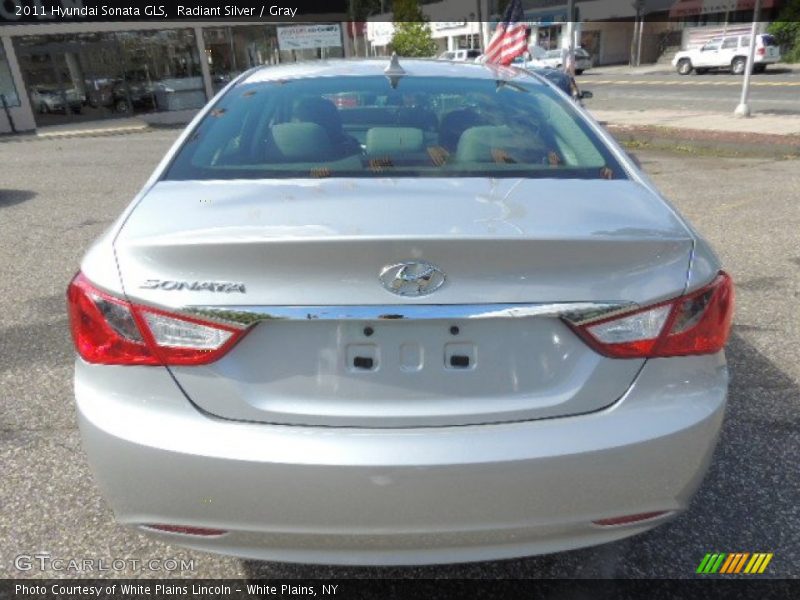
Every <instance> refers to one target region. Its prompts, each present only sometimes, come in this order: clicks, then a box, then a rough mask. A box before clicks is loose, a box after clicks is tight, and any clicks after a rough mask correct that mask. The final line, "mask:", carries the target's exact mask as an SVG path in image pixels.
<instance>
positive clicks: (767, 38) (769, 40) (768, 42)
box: [748, 34, 778, 46]
mask: <svg viewBox="0 0 800 600" xmlns="http://www.w3.org/2000/svg"><path fill="white" fill-rule="evenodd" d="M749 42H750V40H748V43H749ZM761 43H763V44H764V45H765V46H777V45H778V42H777V41H775V38H774V37H773V36H771V35H767V34H764V35H762V36H761Z"/></svg>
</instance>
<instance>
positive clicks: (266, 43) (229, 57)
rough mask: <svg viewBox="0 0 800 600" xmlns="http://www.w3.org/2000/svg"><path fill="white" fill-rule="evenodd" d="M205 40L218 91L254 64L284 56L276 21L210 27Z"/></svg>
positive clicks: (212, 75)
mask: <svg viewBox="0 0 800 600" xmlns="http://www.w3.org/2000/svg"><path fill="white" fill-rule="evenodd" d="M203 42H204V44H205V47H206V57H205V58H206V60H207V61H208V67H209V70H210V71H211V83H212V85H213V87H214V91H215V92H217V91H219V90H220V89H221V88H223V87H224V86H225V85H226V84H227V83H228V82H229V81H231V80H232V79H233V78H234V77H236V76H237V75H238V74H239V73H241V72H243V71H246V70H247V69H249V68H251V67H257V66H259V65H272V64H276V63H278V62H279V60H280V57H279V53H278V40H277V37H276V33H275V26H273V25H254V26H239V27H207V28H205V29H204V30H203Z"/></svg>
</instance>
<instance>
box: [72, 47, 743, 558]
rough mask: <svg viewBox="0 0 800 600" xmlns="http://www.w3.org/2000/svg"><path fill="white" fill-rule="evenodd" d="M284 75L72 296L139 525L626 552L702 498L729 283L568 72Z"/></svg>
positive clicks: (98, 261)
mask: <svg viewBox="0 0 800 600" xmlns="http://www.w3.org/2000/svg"><path fill="white" fill-rule="evenodd" d="M387 63H389V61H383V60H381V61H375V60H364V61H355V62H349V61H341V62H319V63H314V64H304V65H288V66H279V67H270V68H258V69H255V70H251V71H248V72H246V73H244V74H243V75H241V76H240V77H238V78H237V79H235V80H234V81H232V82H231V83H230V84H229V85H228V86H227V87H226V89H224V90H223V91H222V92H221V93H220V94H219V95H218V96H217V97H216V98H214V99H213V100H212V101H211V102H210V104H209V105H208V106H207V107H206V108H205V109H203V110H202V111H201V112H200V114H198V115H197V117H196V118H195V119H194V121H193V122H192V123H191V124H190V125H189V126H188V128H187V129H186V131H185V132H184V133H183V134H182V135H181V136H180V138H179V139H178V140H177V142H176V143H175V145H174V146H173V148H172V149H171V150H170V151H169V152H168V153H167V155H166V156H165V157H164V159H163V160H162V161H161V163H160V164H159V166H158V167H157V168H156V170H155V172H154V174H153V175H152V177H151V178H150V180H149V181H148V182H147V183H146V184H145V186H144V188H143V189H142V190H141V192H140V193H139V194H138V195H137V196H136V197H135V198H134V199H133V202H132V203H131V204H130V206H129V207H128V208H127V210H125V211H124V213H123V214H122V215H121V216H120V218H119V219H118V220H117V222H116V223H115V224H114V225H113V226H112V227H111V228H110V230H109V231H107V232H106V233H105V234H104V235H103V236H102V237H101V238H100V239H99V240H97V242H96V243H95V244H94V245H93V246H92V248H91V249H90V250H89V251H88V253H87V255H86V257H85V258H84V260H83V262H82V265H81V270H80V272H79V273H78V275H77V276H76V277H75V279H74V280H73V281H72V282H71V284H70V286H69V290H68V305H69V313H70V319H71V329H72V334H73V338H74V341H75V346H76V349H77V353H78V357H77V360H76V366H75V396H76V399H77V407H78V416H79V422H80V427H81V431H82V436H83V442H84V446H85V449H86V452H87V453H88V457H89V460H90V463H91V466H92V468H93V471H94V474H95V476H96V479H97V481H98V483H99V485H100V486H101V488H102V489H103V490H104V492H105V495H106V497H107V498H108V500H109V502H110V504H111V506H112V507H113V509H114V512H115V514H116V518H117V519H118V520H119V521H120V522H122V523H124V524H127V525H131V526H135V527H137V528H139V529H141V530H142V531H146V532H148V533H151V534H153V535H158V536H161V537H162V538H163V539H165V540H168V541H170V542H174V543H177V544H183V545H186V546H190V547H195V548H199V549H203V550H209V551H214V552H221V553H226V554H234V555H239V556H244V557H252V558H258V559H269V560H280V561H300V562H318V563H321V562H324V563H349V564H403V563H435V562H456V561H471V560H483V559H494V558H501V557H511V556H520V555H530V554H537V553H546V552H553V551H558V550H564V549H569V548H576V547H581V546H589V545H593V544H599V543H604V542H610V541H613V540H617V539H620V538H624V537H626V536H630V535H633V534H636V533H640V532H643V531H645V530H648V529H650V528H652V527H654V526H656V525H658V524H660V523H663V522H665V521H667V520H669V519H670V518H673V517H674V516H675V515H678V514H680V513H681V512H682V511H685V510H686V509H687V507H688V505H689V501H690V498H691V496H692V494H693V493H694V491H695V490H696V489H697V487H698V486H699V484H700V482H701V480H702V478H703V475H704V473H705V471H706V469H707V466H708V464H709V462H710V458H711V455H712V452H713V449H714V446H715V443H716V439H717V435H718V432H719V429H720V424H721V421H722V417H723V411H724V407H725V401H726V393H727V385H728V374H727V370H726V364H725V357H724V353H723V346H724V344H725V341H726V339H727V337H728V332H729V329H730V323H731V316H732V309H733V289H732V284H731V279H730V277H729V276H728V275H727V274H725V273H724V272H723V271H721V270H720V263H719V260H718V259H717V258H716V256H715V255H714V254H713V252H712V251H711V250H710V248H709V246H708V245H707V243H706V242H704V241H703V239H702V238H701V237H700V236H699V235H698V234H697V232H695V231H694V230H693V229H692V227H691V226H690V225H689V224H688V223H687V222H686V221H685V220H684V219H683V218H682V217H681V216H680V215H679V214H678V213H677V212H676V210H675V209H674V208H672V207H671V206H670V205H669V204H668V203H667V201H666V200H664V199H663V198H662V197H661V196H660V195H659V193H658V191H657V190H656V189H655V188H654V187H653V185H652V184H651V183H650V181H649V180H648V179H647V178H646V177H645V175H643V174H642V173H641V172H640V171H639V169H638V168H637V167H636V165H635V164H633V162H632V161H631V159H630V157H628V156H627V155H626V154H625V152H624V151H623V150H621V149H620V147H619V146H617V144H616V143H615V142H614V141H613V140H612V139H611V138H610V137H609V135H608V134H607V133H606V132H605V131H604V130H603V129H602V128H601V127H600V126H599V125H598V124H597V123H596V122H595V121H594V120H592V118H591V117H590V116H589V115H588V114H587V113H586V112H585V111H584V110H583V109H581V108H580V107H579V106H576V105H575V104H574V103H573V102H571V101H570V100H569V99H568V98H567V96H566V95H564V94H562V93H561V92H560V91H558V90H557V89H556V88H555V87H553V86H551V85H550V84H549V83H548V82H547V81H546V80H545V79H542V78H540V77H538V76H536V75H534V74H530V73H526V72H525V71H522V70H519V69H514V68H498V67H493V66H491V65H476V64H453V63H447V62H441V61H422V60H403V61H398V60H396V59H395V60H393V61H391V63H389V64H387Z"/></svg>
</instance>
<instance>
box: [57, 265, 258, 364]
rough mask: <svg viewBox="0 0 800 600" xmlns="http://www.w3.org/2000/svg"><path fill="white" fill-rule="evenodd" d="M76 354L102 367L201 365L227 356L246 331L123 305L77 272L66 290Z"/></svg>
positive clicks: (131, 305)
mask: <svg viewBox="0 0 800 600" xmlns="http://www.w3.org/2000/svg"><path fill="white" fill-rule="evenodd" d="M67 306H68V310H69V320H70V327H71V330H72V339H73V340H74V342H75V349H76V350H77V351H78V354H80V355H81V357H82V358H83V359H84V360H85V361H86V362H90V363H95V364H104V365H201V364H207V363H210V362H213V361H215V360H217V359H219V358H220V357H221V356H222V355H224V354H225V353H226V352H227V351H228V350H230V348H231V347H232V346H233V345H234V344H235V343H236V342H237V341H239V339H241V337H242V336H243V335H244V333H245V330H243V329H236V328H234V327H227V326H224V325H219V324H217V323H210V322H207V321H202V320H199V319H193V318H188V317H184V316H182V315H174V314H171V313H169V312H166V311H162V310H157V309H154V308H150V307H145V306H139V305H135V304H132V303H130V302H127V301H125V300H121V299H120V298H116V297H114V296H111V295H110V294H107V293H106V292H103V291H100V290H98V289H97V288H95V287H94V286H92V285H91V284H90V283H89V281H88V280H87V279H86V277H84V276H83V274H82V273H78V274H77V275H76V276H75V278H74V279H73V280H72V282H71V283H70V284H69V288H68V289H67Z"/></svg>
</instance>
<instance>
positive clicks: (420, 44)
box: [392, 21, 437, 57]
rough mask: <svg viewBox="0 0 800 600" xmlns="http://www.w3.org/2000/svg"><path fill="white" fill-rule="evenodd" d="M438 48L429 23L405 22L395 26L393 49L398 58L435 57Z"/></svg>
mask: <svg viewBox="0 0 800 600" xmlns="http://www.w3.org/2000/svg"><path fill="white" fill-rule="evenodd" d="M436 48H437V46H436V42H434V41H433V37H432V36H431V30H430V29H429V28H428V24H427V23H419V22H413V21H403V22H401V23H397V22H396V23H395V24H394V35H393V36H392V49H393V50H394V51H395V52H397V55H398V56H422V57H424V56H433V55H434V54H435V53H436Z"/></svg>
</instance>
